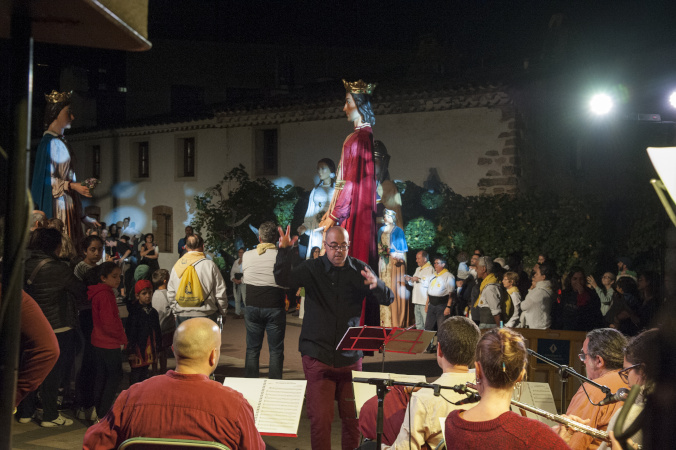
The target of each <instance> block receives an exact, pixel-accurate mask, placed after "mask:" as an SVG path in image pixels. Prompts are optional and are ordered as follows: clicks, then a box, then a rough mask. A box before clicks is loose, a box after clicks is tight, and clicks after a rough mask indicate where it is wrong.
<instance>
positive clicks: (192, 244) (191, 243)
mask: <svg viewBox="0 0 676 450" xmlns="http://www.w3.org/2000/svg"><path fill="white" fill-rule="evenodd" d="M203 245H204V239H202V236H200V235H199V234H197V233H195V234H192V235H190V236H188V237H187V238H186V240H185V248H186V249H188V250H197V249H198V248H202V246H203Z"/></svg>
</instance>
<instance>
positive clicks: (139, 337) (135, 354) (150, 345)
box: [127, 280, 162, 386]
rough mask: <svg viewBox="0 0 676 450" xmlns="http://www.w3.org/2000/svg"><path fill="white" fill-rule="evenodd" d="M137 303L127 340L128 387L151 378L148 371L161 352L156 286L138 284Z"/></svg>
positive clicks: (129, 324)
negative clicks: (155, 305) (153, 303)
mask: <svg viewBox="0 0 676 450" xmlns="http://www.w3.org/2000/svg"><path fill="white" fill-rule="evenodd" d="M134 293H135V294H136V301H135V302H134V303H132V304H131V305H130V307H129V317H127V339H128V340H129V347H128V348H129V365H130V366H131V373H130V374H129V385H130V386H131V385H132V384H134V383H138V382H140V381H143V380H145V379H146V378H148V367H149V366H150V365H151V364H154V363H155V361H156V360H157V353H158V350H160V349H161V348H162V330H161V329H160V316H159V315H158V314H157V311H155V310H154V309H153V307H152V304H151V302H152V296H153V285H152V284H151V283H150V281H149V280H139V281H137V282H136V286H134Z"/></svg>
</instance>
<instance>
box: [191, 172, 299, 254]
mask: <svg viewBox="0 0 676 450" xmlns="http://www.w3.org/2000/svg"><path fill="white" fill-rule="evenodd" d="M302 193H303V189H302V188H300V187H292V186H285V187H283V188H280V187H277V186H275V185H274V184H273V183H272V181H270V180H268V179H267V178H256V179H255V180H252V179H251V178H250V177H249V174H248V173H247V172H246V170H245V169H244V166H242V165H239V166H238V167H235V168H233V169H232V170H230V171H229V172H228V173H226V174H225V176H224V177H223V179H222V180H221V182H220V183H218V184H216V185H215V186H212V187H210V188H209V189H207V190H206V191H205V192H203V193H200V194H198V195H196V196H195V198H194V200H195V216H194V219H193V221H192V226H193V228H195V230H196V231H197V232H200V233H201V232H202V229H203V228H204V229H205V231H206V232H207V233H206V238H205V244H206V248H207V249H208V250H210V251H213V252H221V251H226V252H228V253H231V254H234V253H236V249H235V242H236V239H237V237H239V238H241V239H242V240H243V242H244V246H245V247H253V246H254V245H256V244H257V242H258V241H257V239H256V235H255V234H254V233H253V232H252V231H251V230H250V229H249V224H251V225H253V226H255V227H258V226H259V225H260V224H261V223H263V222H265V221H268V220H272V221H274V222H277V223H284V224H288V223H289V222H290V218H292V217H293V209H294V206H295V204H296V202H297V201H298V199H299V197H300V195H301V194H302Z"/></svg>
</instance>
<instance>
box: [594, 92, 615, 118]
mask: <svg viewBox="0 0 676 450" xmlns="http://www.w3.org/2000/svg"><path fill="white" fill-rule="evenodd" d="M589 109H590V110H591V112H593V113H594V114H596V115H597V116H603V115H605V114H608V113H609V112H610V110H611V109H613V99H612V98H610V96H609V95H607V94H596V95H594V96H593V97H592V98H591V100H590V101H589Z"/></svg>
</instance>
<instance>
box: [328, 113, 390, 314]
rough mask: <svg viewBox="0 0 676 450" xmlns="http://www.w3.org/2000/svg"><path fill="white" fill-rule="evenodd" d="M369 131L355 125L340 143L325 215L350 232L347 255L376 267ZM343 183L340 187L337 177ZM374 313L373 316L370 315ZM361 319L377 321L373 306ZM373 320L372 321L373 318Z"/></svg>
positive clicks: (374, 183) (374, 203)
mask: <svg viewBox="0 0 676 450" xmlns="http://www.w3.org/2000/svg"><path fill="white" fill-rule="evenodd" d="M372 148H373V131H372V130H371V126H370V125H368V124H365V125H362V126H360V127H357V128H355V130H354V132H353V133H352V134H350V135H349V136H348V137H347V138H346V139H345V142H344V143H343V153H342V155H341V157H340V165H339V167H338V171H337V173H336V180H337V181H336V190H335V191H334V196H333V201H332V202H331V206H330V207H329V211H328V212H329V217H331V219H333V220H335V221H336V223H337V224H338V225H340V226H341V227H343V228H345V229H346V230H347V232H348V233H349V235H350V256H352V257H354V258H357V259H359V260H361V261H363V262H365V263H367V264H368V265H369V266H371V268H373V267H377V264H378V252H377V250H376V220H375V217H376V178H375V166H374V165H373V152H372ZM341 180H343V181H345V185H344V186H343V188H342V189H340V187H339V185H340V183H339V182H340V181H341ZM372 315H374V317H371V316H372ZM367 317H369V319H367V320H366V322H364V313H362V323H366V324H369V325H379V323H380V320H379V315H378V314H377V306H376V310H375V311H369V313H368V314H367ZM374 321H375V322H374Z"/></svg>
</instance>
